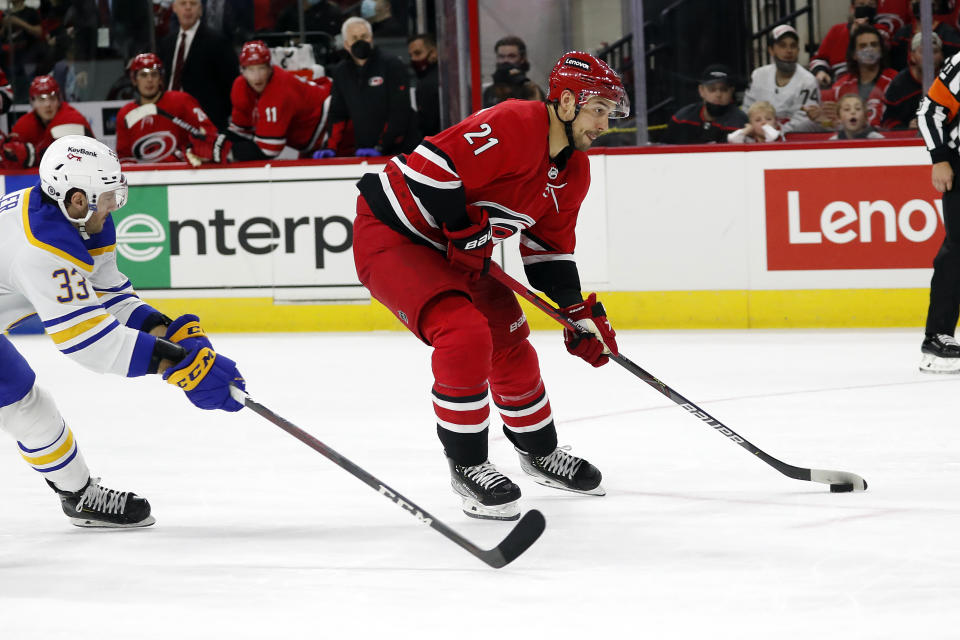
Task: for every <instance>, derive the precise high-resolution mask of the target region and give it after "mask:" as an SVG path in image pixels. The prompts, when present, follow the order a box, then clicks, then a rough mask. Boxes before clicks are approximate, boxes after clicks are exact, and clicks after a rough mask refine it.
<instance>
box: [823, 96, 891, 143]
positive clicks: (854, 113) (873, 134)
mask: <svg viewBox="0 0 960 640" xmlns="http://www.w3.org/2000/svg"><path fill="white" fill-rule="evenodd" d="M837 113H838V118H839V120H840V130H839V131H837V132H836V133H835V134H833V135H832V136H830V138H829V139H830V140H864V139H872V138H882V137H883V135H882V134H880V133H878V132H877V131H876V130H875V129H874V128H873V127H871V126H870V123H869V122H868V121H867V107H866V105H865V104H864V102H863V98H861V97H860V95H859V94H856V93H847V94H845V95H844V96H843V97H842V98H840V103H839V105H838V106H837Z"/></svg>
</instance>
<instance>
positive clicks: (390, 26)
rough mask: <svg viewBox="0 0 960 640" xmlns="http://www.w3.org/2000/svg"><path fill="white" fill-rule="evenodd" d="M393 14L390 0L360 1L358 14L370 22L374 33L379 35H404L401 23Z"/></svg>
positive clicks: (404, 30)
mask: <svg viewBox="0 0 960 640" xmlns="http://www.w3.org/2000/svg"><path fill="white" fill-rule="evenodd" d="M393 14H394V10H393V4H392V2H391V1H390V0H363V1H362V2H361V3H360V16H361V17H362V18H364V19H365V20H367V21H368V22H370V26H371V27H372V29H373V33H374V34H375V35H378V36H381V37H384V36H402V35H406V29H405V28H404V26H403V23H402V22H401V21H400V20H398V19H397V17H396V16H394V15H393Z"/></svg>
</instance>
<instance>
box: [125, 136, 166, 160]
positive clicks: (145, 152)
mask: <svg viewBox="0 0 960 640" xmlns="http://www.w3.org/2000/svg"><path fill="white" fill-rule="evenodd" d="M176 149H177V137H176V136H175V135H173V133H171V132H170V131H154V132H153V133H148V134H147V135H145V136H142V137H140V138H138V139H137V141H136V142H134V143H133V157H135V158H136V159H137V160H140V161H143V162H154V161H157V160H163V159H164V158H166V157H167V156H169V155H170V154H171V153H173V152H174V151H176Z"/></svg>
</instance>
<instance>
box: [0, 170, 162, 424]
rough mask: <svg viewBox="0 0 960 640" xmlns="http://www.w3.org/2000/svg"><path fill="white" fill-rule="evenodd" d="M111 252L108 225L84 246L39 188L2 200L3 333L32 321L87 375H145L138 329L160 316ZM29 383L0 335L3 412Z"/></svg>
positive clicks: (145, 353)
mask: <svg viewBox="0 0 960 640" xmlns="http://www.w3.org/2000/svg"><path fill="white" fill-rule="evenodd" d="M115 249H116V230H115V228H114V226H113V220H112V218H110V217H108V218H107V220H106V221H105V223H104V226H103V230H102V231H101V232H100V233H97V234H93V235H91V236H90V237H89V238H88V239H86V240H85V239H83V238H82V237H81V235H80V233H79V231H78V230H77V228H76V227H75V226H74V225H73V224H71V223H70V222H69V221H68V220H67V219H66V217H65V216H64V215H63V213H61V211H60V209H59V207H58V206H57V205H56V204H54V203H52V202H50V201H49V200H46V201H45V200H44V199H43V198H41V192H40V187H39V182H38V184H37V185H35V186H33V187H30V188H27V189H22V190H20V191H14V192H13V193H9V194H7V195H5V196H3V197H2V198H0V331H3V330H7V329H9V328H11V327H13V326H14V325H16V324H17V323H19V322H21V321H23V320H24V319H25V318H27V317H29V316H31V315H33V314H37V315H38V316H39V318H40V320H41V322H42V323H43V326H44V328H45V329H46V332H47V335H49V336H50V338H51V339H52V340H53V342H54V344H56V346H57V348H58V349H60V351H61V352H62V353H64V354H65V355H68V356H70V357H71V358H73V359H74V360H76V361H77V362H78V363H80V364H81V365H83V366H85V367H87V368H88V369H92V370H94V371H97V372H101V373H115V374H119V375H124V376H131V377H132V376H142V375H144V374H146V373H147V371H148V369H149V367H150V361H151V358H152V356H153V348H154V344H155V343H156V338H155V337H154V336H151V335H149V334H148V333H144V332H141V331H139V329H140V328H141V327H142V326H143V323H144V321H145V320H146V319H147V318H148V317H150V316H152V315H153V314H156V313H157V311H156V310H155V309H154V308H153V307H151V306H150V305H148V304H146V303H144V302H143V301H141V300H140V298H139V297H137V294H136V293H135V292H134V290H133V285H132V284H131V283H130V281H129V280H128V279H127V278H126V276H124V275H123V274H122V273H121V272H120V270H119V269H118V267H117V259H116V251H115ZM33 377H34V375H33V372H32V371H31V370H30V367H29V366H27V365H26V362H24V361H23V359H22V357H20V354H19V353H17V352H16V350H15V349H14V348H13V345H12V344H11V343H10V342H9V341H8V340H7V339H6V338H5V337H3V336H2V335H0V407H2V406H5V405H7V404H11V403H13V402H16V401H18V400H19V399H20V398H22V397H23V395H24V394H25V393H26V392H27V391H29V389H30V387H31V386H32V385H33ZM24 387H25V388H24ZM17 394H19V395H17Z"/></svg>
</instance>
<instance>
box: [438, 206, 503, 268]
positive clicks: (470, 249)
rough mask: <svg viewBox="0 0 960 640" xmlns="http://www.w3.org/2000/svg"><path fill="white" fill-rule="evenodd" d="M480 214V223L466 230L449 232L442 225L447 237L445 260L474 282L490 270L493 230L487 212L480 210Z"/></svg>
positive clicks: (445, 226)
mask: <svg viewBox="0 0 960 640" xmlns="http://www.w3.org/2000/svg"><path fill="white" fill-rule="evenodd" d="M481 214H482V216H483V217H482V218H481V219H480V221H479V222H476V223H474V224H472V225H470V226H469V227H467V228H466V229H460V230H458V231H451V230H450V229H447V225H443V233H444V235H445V236H447V260H449V261H450V264H451V265H453V266H454V267H456V268H457V269H460V270H461V271H466V272H467V273H469V274H470V279H471V280H474V281H476V280H477V279H478V278H479V277H480V276H481V275H483V274H485V273H487V272H488V271H489V270H490V256H492V255H493V230H492V229H491V228H490V220H489V218H487V212H486V211H482V210H481Z"/></svg>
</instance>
